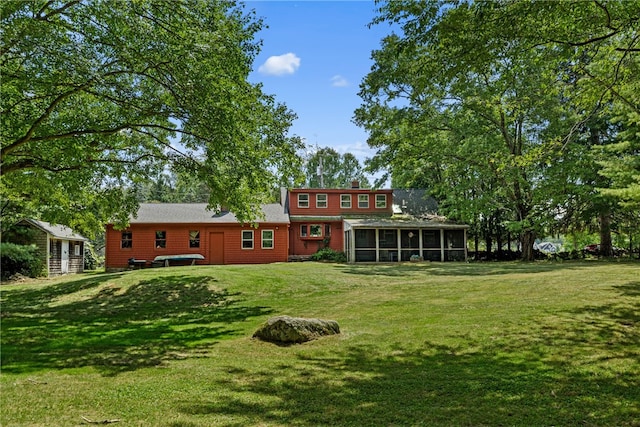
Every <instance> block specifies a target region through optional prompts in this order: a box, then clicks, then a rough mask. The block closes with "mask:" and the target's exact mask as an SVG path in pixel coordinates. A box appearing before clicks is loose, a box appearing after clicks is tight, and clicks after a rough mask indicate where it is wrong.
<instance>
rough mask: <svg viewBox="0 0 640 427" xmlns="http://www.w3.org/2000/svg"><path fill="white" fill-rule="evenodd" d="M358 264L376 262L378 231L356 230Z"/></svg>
mask: <svg viewBox="0 0 640 427" xmlns="http://www.w3.org/2000/svg"><path fill="white" fill-rule="evenodd" d="M355 235H356V236H355V240H356V242H355V249H356V262H362V261H364V262H366V261H375V260H376V230H373V229H358V230H355Z"/></svg>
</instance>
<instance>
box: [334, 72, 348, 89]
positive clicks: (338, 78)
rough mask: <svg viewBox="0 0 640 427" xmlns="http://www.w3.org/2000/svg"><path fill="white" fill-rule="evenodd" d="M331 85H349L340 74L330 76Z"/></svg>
mask: <svg viewBox="0 0 640 427" xmlns="http://www.w3.org/2000/svg"><path fill="white" fill-rule="evenodd" d="M331 86H333V87H345V86H349V82H348V81H347V79H345V78H344V77H342V76H341V75H340V74H336V75H335V76H333V77H331Z"/></svg>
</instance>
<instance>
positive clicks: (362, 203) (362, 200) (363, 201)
mask: <svg viewBox="0 0 640 427" xmlns="http://www.w3.org/2000/svg"><path fill="white" fill-rule="evenodd" d="M358 208H360V209H369V195H368V194H358Z"/></svg>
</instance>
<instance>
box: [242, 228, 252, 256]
mask: <svg viewBox="0 0 640 427" xmlns="http://www.w3.org/2000/svg"><path fill="white" fill-rule="evenodd" d="M244 233H251V240H248V239H245V238H244ZM249 241H250V242H251V247H250V248H245V247H244V242H249ZM254 246H255V238H254V234H253V230H240V248H241V249H242V250H243V251H251V250H253V248H254Z"/></svg>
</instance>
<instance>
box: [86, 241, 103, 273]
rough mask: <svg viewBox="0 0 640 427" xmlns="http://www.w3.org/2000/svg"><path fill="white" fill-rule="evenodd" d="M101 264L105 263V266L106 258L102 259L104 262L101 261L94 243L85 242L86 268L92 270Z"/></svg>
mask: <svg viewBox="0 0 640 427" xmlns="http://www.w3.org/2000/svg"><path fill="white" fill-rule="evenodd" d="M99 264H103V266H104V259H103V260H102V262H100V260H99V257H98V254H97V253H96V250H95V248H94V247H93V245H92V244H89V243H85V245H84V269H85V270H89V271H92V270H95V269H96V268H98V265H99Z"/></svg>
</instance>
